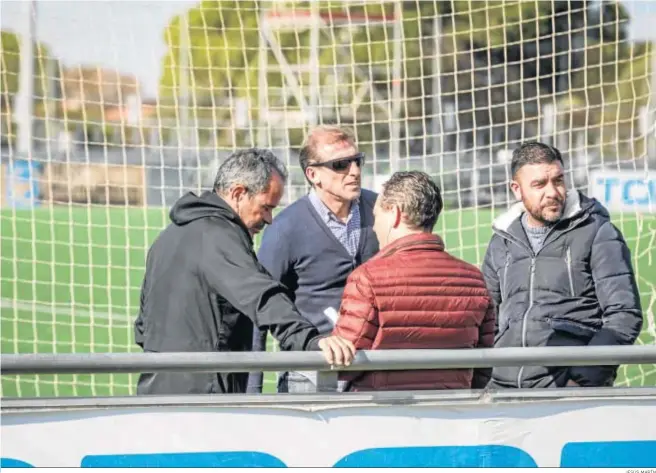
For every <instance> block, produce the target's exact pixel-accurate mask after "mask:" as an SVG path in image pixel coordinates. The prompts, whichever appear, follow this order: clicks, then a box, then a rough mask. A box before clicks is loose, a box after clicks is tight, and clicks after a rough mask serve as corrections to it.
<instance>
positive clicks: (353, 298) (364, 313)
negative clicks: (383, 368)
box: [333, 267, 378, 350]
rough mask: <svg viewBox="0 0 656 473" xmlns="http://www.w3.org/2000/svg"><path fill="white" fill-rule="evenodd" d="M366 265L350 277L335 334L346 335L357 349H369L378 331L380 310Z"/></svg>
mask: <svg viewBox="0 0 656 473" xmlns="http://www.w3.org/2000/svg"><path fill="white" fill-rule="evenodd" d="M367 276H368V275H367V272H366V270H365V268H364V267H360V268H358V269H356V270H355V271H354V272H353V273H351V275H350V276H349V277H348V279H347V281H346V287H345V288H344V294H343V296H342V305H341V307H340V309H339V317H338V319H337V323H336V324H335V328H334V330H333V334H334V335H339V336H341V337H344V338H346V339H348V340H350V341H351V342H353V344H354V345H355V348H356V349H357V350H369V349H370V348H371V346H372V345H373V342H374V339H375V338H376V333H377V332H378V310H377V309H376V306H375V300H374V294H373V291H372V288H371V284H370V282H369V279H368V277H367Z"/></svg>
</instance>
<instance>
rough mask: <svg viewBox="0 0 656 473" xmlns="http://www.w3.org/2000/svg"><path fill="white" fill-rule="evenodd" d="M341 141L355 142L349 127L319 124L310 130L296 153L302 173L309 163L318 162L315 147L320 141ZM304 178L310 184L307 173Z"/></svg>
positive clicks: (331, 142) (329, 142) (330, 142)
mask: <svg viewBox="0 0 656 473" xmlns="http://www.w3.org/2000/svg"><path fill="white" fill-rule="evenodd" d="M343 141H347V142H349V143H355V135H354V134H353V131H352V130H351V129H350V128H346V127H343V126H338V125H319V126H318V127H316V128H313V129H312V130H310V132H309V133H308V135H307V136H306V137H305V140H303V145H302V146H301V151H300V153H299V155H298V162H299V164H300V165H301V169H302V170H303V175H305V170H306V169H307V167H308V165H309V164H310V163H316V162H319V156H318V155H317V147H318V145H319V144H320V143H321V144H334V143H341V142H343ZM305 179H307V181H308V182H309V183H310V185H311V184H312V183H311V182H310V180H309V179H308V178H307V175H305Z"/></svg>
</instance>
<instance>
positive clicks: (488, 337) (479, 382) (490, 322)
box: [472, 300, 497, 389]
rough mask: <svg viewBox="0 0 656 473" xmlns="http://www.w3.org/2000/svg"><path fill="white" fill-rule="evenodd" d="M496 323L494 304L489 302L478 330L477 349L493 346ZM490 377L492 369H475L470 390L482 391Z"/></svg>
mask: <svg viewBox="0 0 656 473" xmlns="http://www.w3.org/2000/svg"><path fill="white" fill-rule="evenodd" d="M496 321H497V312H496V309H495V307H494V302H493V301H492V300H490V305H489V306H488V308H487V311H486V312H485V317H484V318H483V322H482V323H481V325H480V327H479V328H478V347H477V348H492V347H493V346H494V331H495V327H496ZM491 377H492V368H477V369H475V370H474V377H473V379H472V389H483V388H485V386H487V383H488V382H489V381H490V378H491Z"/></svg>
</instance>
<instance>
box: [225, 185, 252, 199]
mask: <svg viewBox="0 0 656 473" xmlns="http://www.w3.org/2000/svg"><path fill="white" fill-rule="evenodd" d="M247 193H248V189H247V188H246V186H244V185H243V184H235V185H234V186H232V187H231V188H230V191H229V195H230V199H231V200H232V201H233V202H238V201H239V199H241V198H242V197H245V196H246V194H247Z"/></svg>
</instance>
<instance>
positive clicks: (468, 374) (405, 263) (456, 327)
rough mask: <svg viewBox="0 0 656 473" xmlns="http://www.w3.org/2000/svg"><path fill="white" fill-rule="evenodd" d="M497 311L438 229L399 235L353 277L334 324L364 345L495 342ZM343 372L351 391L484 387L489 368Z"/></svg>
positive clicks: (475, 344)
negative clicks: (445, 242)
mask: <svg viewBox="0 0 656 473" xmlns="http://www.w3.org/2000/svg"><path fill="white" fill-rule="evenodd" d="M494 328H495V311H494V307H493V305H492V300H491V298H490V296H489V295H488V291H487V289H486V287H485V281H484V280H483V275H482V274H481V272H480V271H479V270H478V268H476V267H475V266H472V265H470V264H468V263H465V262H464V261H461V260H459V259H457V258H455V257H453V256H451V255H450V254H448V253H447V252H445V251H444V243H443V242H442V240H441V239H440V237H439V236H437V235H434V234H430V233H419V234H413V235H409V236H406V237H403V238H400V239H398V240H396V241H394V242H392V243H390V244H389V245H387V246H386V247H385V248H383V249H382V250H381V251H380V252H379V253H378V254H377V255H376V256H374V257H373V258H371V259H370V260H369V261H367V262H366V263H364V264H363V265H361V266H360V267H358V268H357V269H356V270H355V271H353V272H352V273H351V275H350V276H349V278H348V280H347V283H346V288H345V289H344V295H343V296H342V305H341V308H340V311H339V318H338V319H337V324H336V326H335V329H334V331H333V333H334V334H336V335H340V336H342V337H345V338H347V339H349V340H351V341H352V342H353V343H354V344H355V347H356V348H357V349H358V350H377V349H381V350H383V349H410V348H475V347H492V345H493V342H494ZM476 371H477V372H476V376H474V373H473V370H471V369H457V370H421V371H374V372H361V373H360V372H343V373H341V375H340V379H345V380H349V381H351V384H350V388H349V389H350V390H352V391H368V390H413V389H417V390H419V389H469V388H472V387H474V388H483V387H484V386H485V384H486V383H487V379H488V378H489V370H476Z"/></svg>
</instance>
